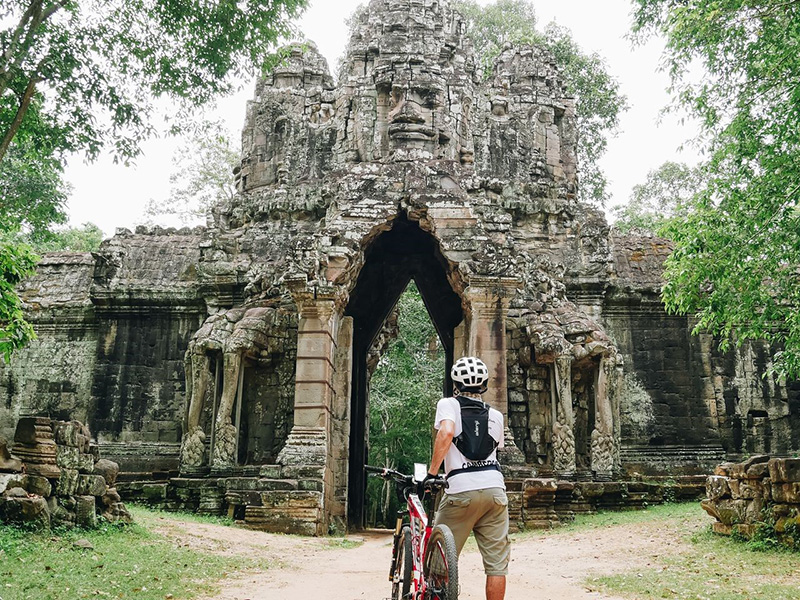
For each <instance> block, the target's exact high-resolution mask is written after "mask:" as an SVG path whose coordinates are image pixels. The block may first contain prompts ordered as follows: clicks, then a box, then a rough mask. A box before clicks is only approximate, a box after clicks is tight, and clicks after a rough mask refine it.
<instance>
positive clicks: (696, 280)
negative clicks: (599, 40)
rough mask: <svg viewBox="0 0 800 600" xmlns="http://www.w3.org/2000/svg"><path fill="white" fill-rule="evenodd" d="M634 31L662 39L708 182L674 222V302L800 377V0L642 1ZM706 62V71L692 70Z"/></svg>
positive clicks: (668, 299)
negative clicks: (760, 347)
mask: <svg viewBox="0 0 800 600" xmlns="http://www.w3.org/2000/svg"><path fill="white" fill-rule="evenodd" d="M634 6H635V9H634V13H633V18H634V21H633V35H634V39H635V40H637V41H642V40H645V39H647V38H649V37H651V36H653V35H660V36H663V38H664V39H665V40H666V50H665V55H664V64H665V65H666V68H667V69H668V70H669V73H670V76H671V79H672V87H671V90H672V93H673V97H674V104H673V106H678V107H683V108H685V109H688V110H689V111H690V113H691V114H693V115H695V116H697V117H698V118H699V120H700V123H701V132H700V136H699V141H700V143H701V144H703V145H704V147H705V150H706V153H707V154H708V156H709V157H710V158H709V161H708V167H707V170H706V185H705V186H704V189H703V190H702V191H701V193H700V194H698V196H697V198H696V199H695V201H694V202H693V203H692V205H691V207H690V210H689V211H688V214H687V215H686V216H685V217H684V218H682V219H679V220H677V221H676V222H674V223H673V224H672V225H670V227H669V235H670V237H671V238H672V239H673V240H674V242H675V251H674V252H673V254H672V255H671V256H670V258H669V259H668V261H667V264H666V272H665V277H666V279H667V284H666V286H665V288H664V293H663V296H664V301H665V303H666V305H667V307H668V309H669V310H671V311H673V312H678V313H687V314H693V315H696V317H697V319H698V326H697V330H706V331H710V332H712V333H714V334H718V335H720V336H721V337H722V339H723V347H725V346H726V345H727V344H729V343H730V341H729V340H730V339H731V338H732V337H733V338H734V339H735V340H736V341H737V343H740V344H741V343H743V342H745V341H746V340H756V339H765V340H767V341H768V342H770V343H771V344H772V345H773V348H775V349H777V353H776V355H775V372H776V373H777V374H778V375H783V376H787V377H793V378H796V377H798V376H800V243H798V240H800V210H799V209H798V203H799V202H800V87H798V81H800V52H798V51H797V49H798V47H800V27H799V26H798V24H800V2H797V1H784V0H762V1H761V2H753V1H751V0H704V1H702V2H701V1H699V0H689V1H688V2H687V1H685V0H635V2H634ZM695 65H701V66H702V67H703V68H704V70H705V74H704V76H703V77H702V78H701V79H700V80H699V81H696V80H695V79H693V78H691V77H690V76H689V73H690V72H691V71H690V66H695Z"/></svg>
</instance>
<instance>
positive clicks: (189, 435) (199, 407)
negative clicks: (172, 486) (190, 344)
mask: <svg viewBox="0 0 800 600" xmlns="http://www.w3.org/2000/svg"><path fill="white" fill-rule="evenodd" d="M185 369H186V395H187V396H188V399H187V402H186V415H185V419H184V423H183V431H184V433H183V438H182V440H181V457H180V469H181V473H194V472H196V471H197V470H199V469H201V468H202V467H203V464H204V462H205V441H206V434H205V432H204V431H203V428H202V427H200V417H201V416H202V413H203V404H204V402H205V398H206V390H207V389H208V379H209V375H210V371H211V360H210V359H209V357H208V356H207V355H206V354H199V353H196V352H193V351H192V350H191V349H190V350H189V352H188V353H187V355H186V360H185Z"/></svg>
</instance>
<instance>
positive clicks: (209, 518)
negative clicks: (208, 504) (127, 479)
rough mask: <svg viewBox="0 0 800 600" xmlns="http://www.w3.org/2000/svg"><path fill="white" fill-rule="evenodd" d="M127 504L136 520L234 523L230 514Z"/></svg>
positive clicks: (228, 524) (215, 523) (231, 524)
mask: <svg viewBox="0 0 800 600" xmlns="http://www.w3.org/2000/svg"><path fill="white" fill-rule="evenodd" d="M125 506H126V507H127V508H128V510H129V511H130V513H131V515H132V516H133V520H134V521H137V522H139V521H143V520H144V521H148V522H149V521H153V520H156V519H169V520H170V521H186V522H188V523H203V524H206V525H223V526H225V527H231V526H233V525H234V521H233V519H231V518H230V517H228V516H216V515H201V514H198V513H193V512H184V511H167V510H159V509H157V508H150V507H148V506H145V505H143V504H130V503H126V504H125Z"/></svg>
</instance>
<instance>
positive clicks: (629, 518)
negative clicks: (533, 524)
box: [511, 502, 702, 540]
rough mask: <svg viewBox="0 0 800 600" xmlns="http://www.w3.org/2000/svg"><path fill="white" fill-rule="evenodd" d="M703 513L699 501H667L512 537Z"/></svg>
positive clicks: (582, 517) (580, 518) (579, 518)
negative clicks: (643, 508)
mask: <svg viewBox="0 0 800 600" xmlns="http://www.w3.org/2000/svg"><path fill="white" fill-rule="evenodd" d="M700 513H702V509H701V508H700V504H699V503H698V502H681V503H675V504H673V503H667V504H659V505H656V506H651V507H649V508H647V509H645V510H623V511H619V510H608V511H600V512H598V513H595V514H591V515H575V520H574V521H569V522H567V523H564V524H563V525H560V526H558V527H556V528H555V529H530V530H528V531H521V532H519V533H514V534H512V535H511V538H512V539H519V540H524V539H525V538H528V537H531V536H542V535H558V534H559V533H565V534H567V533H575V532H577V531H587V530H592V529H603V528H606V527H614V526H616V525H634V524H637V523H647V522H650V521H683V520H685V519H687V518H688V517H694V516H696V515H698V514H700Z"/></svg>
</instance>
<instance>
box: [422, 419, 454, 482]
mask: <svg viewBox="0 0 800 600" xmlns="http://www.w3.org/2000/svg"><path fill="white" fill-rule="evenodd" d="M455 433H456V424H455V422H454V421H451V420H450V419H442V422H441V423H440V424H439V431H438V433H437V434H436V441H434V442H433V458H431V468H430V469H428V474H429V475H436V474H437V473H438V472H439V467H441V466H442V462H443V461H444V457H445V455H446V454H447V451H448V450H449V449H450V444H452V443H453V436H454V435H455Z"/></svg>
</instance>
